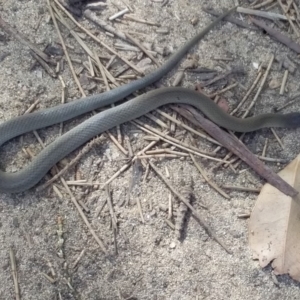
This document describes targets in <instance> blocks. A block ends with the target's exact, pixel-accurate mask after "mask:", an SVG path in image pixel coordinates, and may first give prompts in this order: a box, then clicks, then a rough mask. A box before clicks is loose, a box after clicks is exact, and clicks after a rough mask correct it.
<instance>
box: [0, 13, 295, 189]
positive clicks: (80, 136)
mask: <svg viewBox="0 0 300 300" xmlns="http://www.w3.org/2000/svg"><path fill="white" fill-rule="evenodd" d="M233 10H234V9H231V10H229V11H227V12H226V13H224V14H223V15H221V16H220V17H219V18H217V19H216V20H215V21H213V22H212V23H211V24H209V25H208V26H207V27H205V28H204V29H203V30H202V31H201V32H200V33H199V34H197V35H196V36H195V37H194V38H192V39H191V40H189V41H188V42H187V43H186V44H185V45H183V46H182V47H181V48H180V49H179V50H178V51H177V52H176V53H174V54H173V55H172V56H171V57H170V58H169V59H168V60H167V62H166V63H165V64H164V65H162V66H161V67H160V68H158V69H157V70H155V71H154V72H152V73H151V74H149V75H146V76H145V77H143V78H141V79H138V80H136V81H133V82H131V83H129V84H126V85H123V86H121V87H118V88H116V89H114V90H111V91H108V92H105V93H102V94H97V95H93V96H89V97H86V98H81V99H79V100H76V101H73V102H70V103H67V104H62V105H58V106H55V107H52V108H48V109H44V110H40V111H37V112H34V113H31V114H27V115H23V116H19V117H16V118H13V119H11V120H9V121H6V122H3V123H2V124H0V146H1V145H3V144H4V143H5V142H7V141H9V140H11V139H12V138H14V137H16V136H19V135H22V134H24V133H26V132H30V131H33V130H36V129H39V128H43V127H47V126H51V125H53V124H57V123H60V122H64V121H66V120H69V119H72V118H75V117H77V116H79V115H82V114H84V113H87V112H90V111H92V110H95V109H97V108H99V107H102V106H106V105H109V104H112V103H114V102H116V101H119V100H121V99H123V98H124V97H126V96H128V95H130V94H131V93H132V92H134V91H136V90H138V89H141V88H144V87H146V86H148V85H150V84H152V83H154V82H155V81H157V80H158V79H160V78H161V77H162V76H163V75H165V74H166V73H168V72H169V71H170V70H171V69H172V68H173V67H174V66H175V65H176V64H177V62H178V61H179V60H180V59H181V58H182V57H183V56H184V55H185V54H186V52H187V51H188V50H189V49H190V48H191V47H193V46H194V45H195V44H196V43H197V42H198V41H199V40H200V39H201V38H202V37H203V36H204V35H205V34H206V33H207V32H208V31H209V30H210V29H211V28H212V27H213V26H215V25H216V24H217V23H218V22H219V21H220V20H222V19H224V18H225V17H226V16H227V15H228V14H230V13H231V12H232V11H233ZM168 103H186V104H191V105H193V106H195V107H196V108H198V109H199V110H201V111H202V112H203V113H204V114H205V115H206V116H207V117H208V118H210V119H211V120H212V121H214V122H215V123H216V124H218V125H220V126H222V127H224V128H227V129H230V130H234V131H240V132H248V131H253V130H257V129H260V128H262V127H298V126H300V114H299V113H294V114H287V115H278V114H264V115H260V116H256V117H252V118H247V119H238V118H235V117H232V116H230V115H228V114H226V113H225V112H223V111H222V110H221V109H220V108H219V107H218V106H217V105H216V104H215V103H214V102H213V101H211V100H210V99H209V98H207V97H206V96H205V95H203V94H200V93H198V92H195V91H192V90H188V89H184V88H175V87H170V88H161V89H157V90H153V91H150V92H148V93H146V94H142V95H141V96H138V97H136V98H134V99H132V100H129V101H127V102H125V103H123V104H121V105H118V106H116V107H113V108H111V109H108V110H105V111H103V112H101V113H98V114H96V115H94V116H93V117H91V118H89V119H88V120H86V121H84V122H83V123H81V124H80V125H78V126H76V127H74V128H73V129H71V130H70V131H68V132H67V133H65V134H63V135H62V136H61V137H59V138H58V139H56V140H55V141H54V142H53V143H51V144H50V145H49V146H47V147H46V148H45V149H43V150H42V151H41V152H40V153H39V154H38V155H37V156H36V157H35V158H34V159H33V160H32V161H31V162H30V163H29V164H28V165H27V166H25V167H24V168H23V169H22V170H20V171H18V172H16V173H7V172H4V171H1V170H0V190H1V191H3V192H13V193H14V192H22V191H25V190H28V189H30V188H31V187H33V186H34V185H36V184H37V183H38V182H39V181H40V180H41V179H42V177H43V176H44V175H45V174H46V173H47V172H48V171H49V169H50V168H51V167H52V166H53V165H55V164H56V163H57V162H58V161H60V160H61V159H62V158H64V157H65V156H66V155H68V154H69V153H71V152H72V151H74V150H75V149H77V148H78V147H79V146H81V145H82V144H84V143H85V142H87V141H89V140H90V139H91V138H93V137H94V136H96V135H98V134H100V133H102V132H104V131H106V130H108V129H111V128H113V127H115V126H117V125H119V124H122V123H124V122H127V121H129V120H133V119H135V118H138V117H140V116H142V115H144V114H146V113H148V112H150V111H152V110H154V109H155V108H157V107H159V106H162V105H165V104H168Z"/></svg>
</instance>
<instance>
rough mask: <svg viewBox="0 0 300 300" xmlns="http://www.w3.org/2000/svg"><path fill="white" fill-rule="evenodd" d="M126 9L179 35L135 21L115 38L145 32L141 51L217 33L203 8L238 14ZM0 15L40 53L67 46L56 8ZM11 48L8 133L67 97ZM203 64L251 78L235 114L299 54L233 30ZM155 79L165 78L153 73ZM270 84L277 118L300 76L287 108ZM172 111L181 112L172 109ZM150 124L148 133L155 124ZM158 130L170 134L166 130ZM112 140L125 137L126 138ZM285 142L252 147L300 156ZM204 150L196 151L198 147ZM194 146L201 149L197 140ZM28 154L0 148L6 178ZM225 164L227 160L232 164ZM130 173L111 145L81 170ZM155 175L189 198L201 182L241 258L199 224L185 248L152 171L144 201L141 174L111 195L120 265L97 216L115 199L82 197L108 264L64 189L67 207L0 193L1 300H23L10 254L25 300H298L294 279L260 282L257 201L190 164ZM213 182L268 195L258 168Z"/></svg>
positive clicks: (2, 87)
mask: <svg viewBox="0 0 300 300" xmlns="http://www.w3.org/2000/svg"><path fill="white" fill-rule="evenodd" d="M127 2H128V3H130V4H131V5H132V6H133V7H134V9H135V14H136V15H137V16H138V17H140V18H145V19H147V20H149V21H153V22H157V23H160V24H161V25H162V26H163V27H166V28H167V29H168V30H169V34H167V35H164V34H162V33H157V32H156V29H157V28H156V27H153V26H149V25H144V24H139V23H135V22H129V21H128V23H127V24H116V25H115V26H116V27H118V28H120V29H122V30H127V31H133V32H138V33H139V35H136V37H137V38H138V39H139V40H140V41H145V42H146V43H149V44H154V45H158V46H160V47H162V46H167V47H168V48H171V49H172V48H173V49H177V48H178V47H179V46H180V45H181V44H183V43H184V42H185V41H186V40H187V39H188V38H190V37H192V36H193V35H194V34H195V33H196V32H197V31H199V29H200V28H202V27H204V26H205V25H206V24H208V23H209V22H211V20H212V18H211V17H210V16H208V15H207V14H206V13H204V12H203V11H202V10H201V7H202V5H207V4H210V5H211V7H213V8H215V9H218V10H219V11H220V10H221V9H222V8H228V7H231V6H232V4H233V3H232V2H233V1H229V0H227V1H199V0H189V1H188V0H177V1H172V0H170V1H169V3H168V4H167V5H166V6H163V7H162V6H161V3H155V2H151V1H150V0H137V1H130V0H127ZM0 4H1V5H0V15H1V17H2V18H3V19H4V20H5V21H6V22H8V23H9V24H11V25H13V26H15V27H16V28H17V29H18V30H19V31H20V32H21V33H22V34H23V35H24V36H27V37H28V38H29V39H30V40H31V41H32V42H34V43H36V44H38V45H39V47H40V48H41V49H43V48H44V47H45V46H46V45H47V44H49V43H55V42H56V41H57V40H58V39H57V33H56V31H55V29H54V26H53V24H52V22H47V19H48V16H49V13H48V10H47V6H46V1H43V0H39V1H28V0H23V1H12V0H5V1H4V0H0ZM107 4H108V6H107V8H106V9H105V10H104V12H103V13H102V15H101V14H100V13H98V15H99V17H100V16H102V17H103V18H104V19H107V17H109V16H111V15H112V14H113V13H116V12H117V11H118V8H117V6H116V5H115V4H117V5H118V7H119V8H120V9H122V8H124V4H123V3H122V1H117V0H114V1H113V2H112V1H110V0H108V1H107ZM194 17H198V18H199V23H198V24H197V25H196V26H193V25H192V24H191V22H190V20H191V19H192V18H194ZM38 22H40V23H39V25H37V24H38ZM80 22H81V23H82V24H84V25H85V26H86V27H87V28H89V29H90V30H92V31H93V32H94V33H96V34H97V36H98V37H99V38H100V39H102V40H103V41H106V42H107V43H108V44H109V45H113V44H114V43H116V42H122V41H120V40H118V39H112V38H110V37H108V36H107V35H105V34H104V33H103V32H102V31H101V29H99V28H97V27H95V26H94V25H93V24H91V23H90V22H88V21H87V20H84V19H83V20H81V21H80ZM63 36H64V37H65V40H66V42H67V44H68V45H74V46H75V47H76V48H75V49H73V50H72V49H71V50H69V51H70V55H71V57H72V58H80V59H82V60H83V61H87V56H86V55H85V53H84V51H83V50H82V49H81V48H80V47H79V46H78V44H76V42H75V41H74V39H73V38H72V37H70V36H67V31H66V30H63ZM0 38H1V39H0V56H1V57H2V55H3V54H5V53H7V54H8V56H7V57H5V58H4V59H3V60H2V61H0V120H1V121H5V120H8V119H10V118H11V117H13V116H17V115H19V114H22V113H24V111H25V110H26V109H27V108H28V107H29V106H30V105H31V104H32V103H34V102H35V101H36V100H37V99H39V100H40V104H39V108H43V107H50V106H55V105H56V104H58V103H59V102H60V97H61V84H60V81H59V80H58V79H52V78H51V77H50V76H49V75H47V74H46V73H45V72H44V70H43V69H42V68H41V67H39V66H36V67H34V68H33V69H31V67H32V65H33V63H34V59H33V58H32V57H31V55H30V52H29V51H28V49H26V47H24V46H22V45H21V44H20V43H19V42H18V41H16V40H15V39H13V38H12V37H9V36H8V35H6V34H4V33H3V32H1V30H0ZM85 42H86V43H87V44H88V45H89V47H90V48H91V49H93V50H97V51H98V52H99V53H101V54H103V55H106V56H109V53H107V52H106V51H105V49H103V48H101V47H100V46H98V45H96V44H95V43H94V42H92V41H91V40H90V39H88V38H86V39H85ZM122 43H123V42H122ZM192 52H195V53H197V54H198V56H199V67H207V68H214V69H217V70H219V71H221V70H223V71H224V66H223V69H222V68H221V67H220V63H219V61H218V60H216V59H215V58H216V57H220V56H223V57H224V56H225V57H231V58H233V61H229V62H226V64H227V65H228V66H230V67H235V66H240V67H243V68H244V70H245V75H244V76H235V77H233V78H234V79H235V80H237V81H238V82H239V84H240V85H239V86H238V87H236V88H235V89H234V90H232V91H230V92H227V93H225V96H226V98H227V99H228V101H229V103H230V106H231V107H235V105H236V104H235V103H238V101H239V100H240V99H241V98H242V97H243V96H244V94H245V90H244V89H243V88H242V86H244V87H246V88H249V87H250V86H251V84H252V82H253V80H254V78H255V76H256V70H255V68H254V65H253V64H254V63H258V64H259V63H262V62H264V63H267V62H268V61H269V59H270V55H271V54H272V53H276V54H282V55H289V56H290V57H292V58H296V56H295V54H294V53H292V52H290V51H288V50H287V48H286V47H284V46H282V45H280V44H278V43H276V42H274V41H273V40H271V39H270V38H269V37H268V36H266V35H263V34H261V33H259V32H250V31H249V30H247V29H241V28H239V27H237V26H235V25H232V24H230V23H224V22H223V23H222V24H221V25H218V26H217V27H216V28H215V29H214V30H212V31H211V32H210V33H209V34H208V35H207V36H206V37H205V38H204V39H203V40H202V42H201V43H200V44H199V45H198V46H197V47H195V49H193V51H192ZM123 54H124V57H128V58H130V57H132V56H133V55H134V52H125V51H123ZM157 58H158V59H159V61H160V62H161V63H162V62H163V61H164V60H165V59H166V58H165V57H162V56H161V55H158V56H157ZM133 62H134V63H137V60H133ZM74 65H75V67H76V68H77V67H79V66H80V65H79V64H76V63H74ZM152 68H154V66H151V69H152ZM149 71H150V70H148V72H149ZM174 73H175V71H174V72H172V74H170V75H169V76H168V77H166V78H165V79H164V80H162V81H161V82H160V83H159V84H158V86H162V85H169V84H170V83H171V82H172V80H173V77H174ZM61 75H62V78H63V79H64V81H65V82H66V84H67V89H68V95H69V97H68V99H67V101H71V100H73V99H75V98H78V97H80V93H79V92H78V91H77V89H76V86H75V84H74V82H73V79H72V76H71V74H70V72H69V69H68V67H67V63H65V71H64V72H62V73H61ZM282 76H283V71H282V70H280V71H278V64H276V63H274V68H273V70H272V71H271V73H270V75H269V80H268V83H269V82H270V80H271V79H274V80H276V79H279V80H281V78H282ZM197 82H199V80H198V79H197V76H196V75H189V74H186V75H185V77H184V80H183V83H182V85H183V86H187V87H193V86H194V85H195V84H196V83H197ZM229 83H232V81H229ZM268 83H267V85H266V88H265V89H264V90H263V92H262V94H261V96H260V98H259V101H258V102H257V104H256V105H255V106H254V108H253V110H252V112H253V114H258V113H260V112H270V111H272V108H274V107H277V106H280V105H282V104H284V103H285V102H286V101H287V99H288V95H290V94H293V93H295V92H296V91H297V89H298V84H299V73H298V72H297V71H296V73H295V74H294V75H291V76H290V77H289V79H288V84H287V86H288V93H286V94H285V95H283V96H279V94H278V89H277V90H271V89H270V88H268ZM223 84H224V82H223ZM218 88H222V84H218V85H215V86H213V87H212V88H211V90H210V91H215V90H217V89H218ZM103 90H104V86H102V85H101V84H98V85H97V88H96V89H95V90H93V91H91V93H97V92H100V91H103ZM86 92H87V93H89V92H88V91H86ZM293 110H299V105H298V104H297V103H295V104H294V105H292V106H290V107H288V108H287V109H286V110H285V111H286V112H288V111H293ZM165 111H167V112H169V111H170V110H168V109H167V108H166V109H165ZM87 117H88V116H85V117H81V118H77V119H76V120H73V121H71V122H66V124H65V125H64V130H68V129H69V128H72V127H73V126H74V125H75V124H77V123H78V122H80V120H82V119H85V118H87ZM142 120H144V121H146V119H145V118H142ZM147 122H149V124H151V125H153V126H156V127H157V128H158V129H159V127H158V126H157V125H154V124H153V123H151V122H150V121H147ZM180 130H181V129H178V131H180ZM121 131H122V133H123V134H127V135H128V137H129V139H130V142H131V145H132V147H133V150H134V151H135V152H137V151H138V150H140V149H142V148H143V147H144V146H145V145H147V143H148V142H146V141H145V140H144V139H143V136H144V133H142V132H141V131H139V130H137V128H136V127H135V126H133V125H131V124H125V125H122V127H121ZM111 132H112V133H113V134H114V135H115V136H116V131H115V130H112V131H111ZM39 134H40V136H41V138H42V139H43V140H44V141H45V143H50V142H51V141H52V140H54V139H55V137H57V136H58V134H59V125H57V126H53V127H51V128H48V129H47V130H39ZM278 134H279V136H280V137H281V138H282V141H283V143H284V149H281V147H280V146H279V145H278V143H277V142H276V140H275V138H274V137H273V135H271V133H270V131H269V130H261V131H259V132H255V133H251V134H247V135H246V136H245V138H244V141H245V143H246V145H247V146H248V147H249V148H250V149H251V151H253V152H254V153H261V151H262V149H263V146H264V142H265V139H266V138H269V147H268V150H267V156H270V157H277V158H282V159H286V161H290V160H292V159H293V158H294V157H295V156H296V155H297V154H298V153H299V149H300V141H299V138H298V136H299V130H284V129H282V130H278ZM194 138H195V140H196V137H195V136H194ZM184 140H185V141H186V142H191V141H190V139H189V138H186V137H185V138H184ZM196 143H197V146H198V147H199V148H202V149H206V150H210V151H212V150H213V149H214V146H213V145H211V144H208V143H206V142H204V141H203V140H200V139H197V140H196ZM125 145H126V144H125ZM21 146H22V142H21V140H20V139H19V138H17V139H15V140H13V141H11V142H9V143H7V144H6V145H5V146H4V147H2V148H1V152H0V162H1V167H2V168H6V170H10V171H15V170H17V169H19V168H22V166H24V165H25V164H26V163H27V162H28V158H26V157H25V155H24V153H23V152H22V150H21ZM23 146H25V147H29V148H30V149H31V150H32V152H33V153H34V154H36V153H38V152H39V151H40V146H38V143H37V141H36V139H35V137H34V135H33V134H31V133H29V134H26V135H25V136H24V140H23ZM158 147H159V148H160V146H158ZM221 153H222V154H223V155H225V153H226V152H225V151H223V152H221ZM73 157H74V154H72V155H70V156H69V157H68V160H70V159H71V158H73ZM199 161H201V162H202V164H203V166H204V167H205V168H206V170H207V171H209V170H210V169H211V167H212V166H214V165H215V163H211V162H207V161H203V160H200V159H199ZM99 162H100V166H99ZM124 164H125V160H124V156H123V154H122V153H121V152H120V151H119V150H118V149H117V148H116V146H115V145H114V144H113V143H112V142H111V140H110V139H106V140H105V143H102V144H101V145H100V146H96V147H94V148H93V149H92V150H91V151H90V152H89V153H88V154H87V155H85V156H84V157H83V158H82V159H81V160H80V163H79V164H78V165H77V167H76V170H77V172H79V173H80V174H81V177H82V178H84V179H89V180H91V179H92V178H95V180H97V181H99V182H105V181H106V180H107V179H108V178H110V177H111V176H112V175H113V174H114V173H115V172H116V171H117V170H118V169H120V168H121V167H122V166H123V165H124ZM155 164H156V166H157V167H158V168H159V169H160V170H161V172H163V173H164V174H166V169H167V170H168V171H169V173H170V177H169V180H170V181H171V182H172V183H173V184H174V185H175V186H176V187H177V188H178V190H179V191H181V190H182V189H184V187H185V185H187V182H188V181H189V180H192V181H193V195H194V200H193V201H192V204H193V206H194V207H195V208H196V209H197V211H199V212H201V213H202V214H203V216H204V218H205V220H206V222H207V223H208V224H209V225H210V226H211V227H212V228H213V230H214V231H215V233H216V234H217V236H218V237H219V238H220V239H222V240H223V241H224V242H225V243H226V244H227V245H228V246H229V247H230V249H231V250H232V251H233V254H232V255H230V254H227V253H226V252H225V251H224V249H223V248H221V247H220V246H219V245H218V244H217V243H216V242H215V241H214V240H212V239H211V238H210V237H208V235H207V234H206V233H205V231H204V230H203V229H202V228H201V226H200V225H199V224H198V223H197V222H196V221H195V219H194V218H192V217H191V216H190V215H189V214H188V215H187V222H186V224H185V230H184V238H183V239H182V241H180V242H179V241H178V240H177V239H176V236H175V233H174V231H173V230H172V229H171V228H170V227H169V226H168V225H167V224H166V222H165V219H166V218H167V216H168V212H167V211H165V209H164V208H166V207H168V201H169V200H168V199H169V194H170V192H169V190H168V189H167V188H166V186H165V185H164V184H163V182H162V181H161V180H160V179H159V178H158V177H157V176H156V175H155V174H154V173H153V172H152V171H151V172H150V173H149V176H148V177H147V179H146V181H144V182H143V181H142V180H140V182H138V186H137V187H136V188H135V192H134V193H133V194H131V195H129V192H128V187H129V184H130V180H131V178H132V169H131V168H130V169H128V170H127V171H126V172H124V173H123V174H122V175H121V176H119V177H118V178H117V179H115V180H114V181H113V182H112V184H111V191H112V201H113V205H114V210H115V212H116V216H117V220H118V228H119V231H118V234H117V244H118V255H115V254H114V238H113V231H112V229H111V226H110V222H111V221H110V220H111V219H110V216H109V213H108V210H107V208H106V209H104V211H103V212H101V214H100V215H99V216H96V211H97V209H99V207H100V206H101V205H102V204H103V203H104V201H106V199H107V196H106V193H105V191H102V190H99V189H96V188H95V189H93V188H87V187H76V188H72V191H73V193H74V195H75V197H76V199H77V200H78V201H79V200H81V201H82V202H84V203H85V204H86V206H87V207H88V209H89V212H87V213H86V216H87V218H88V220H89V221H90V223H91V224H92V227H93V228H94V230H95V232H96V233H97V235H98V236H99V237H100V238H101V239H102V240H103V242H104V244H105V246H106V248H107V249H108V251H109V253H110V254H109V255H104V253H103V252H102V251H101V249H100V248H99V246H98V244H97V243H96V242H95V240H94V239H93V237H92V235H91V233H90V232H89V230H88V229H87V227H86V225H85V224H84V223H83V221H82V219H81V218H80V216H79V214H78V211H77V210H76V208H75V207H74V205H73V203H72V202H71V200H70V197H69V196H68V194H67V193H66V191H65V190H64V189H63V187H62V185H61V184H60V183H57V187H58V189H59V190H60V191H61V193H62V195H63V196H62V198H59V197H58V196H57V194H56V193H54V191H53V189H52V188H49V189H48V190H46V191H44V192H42V193H39V194H38V193H37V192H36V191H35V189H31V190H30V191H28V192H24V193H21V194H14V195H9V194H4V193H0V216H1V219H0V243H1V246H0V267H1V272H0V282H1V284H0V299H14V298H15V292H14V285H13V279H12V273H11V266H10V260H9V250H10V248H11V249H13V252H14V253H15V256H16V261H17V274H18V279H19V287H20V293H21V299H24V300H25V299H26V300H29V299H30V300H32V299H44V300H46V299H49V300H50V299H64V300H66V299H91V300H93V299H95V300H96V299H107V300H108V299H218V300H219V299H233V300H237V299H244V300H250V299H251V300H253V299H270V300H275V299H289V300H291V299H299V297H300V290H299V288H300V285H299V284H298V283H297V282H294V281H293V280H291V279H290V278H289V277H288V276H287V275H286V276H278V277H277V280H278V285H276V284H275V282H274V280H273V279H272V273H271V268H269V267H268V268H266V269H264V270H261V269H260V268H259V266H258V263H257V262H256V261H253V260H252V258H251V251H250V250H249V248H248V242H247V236H248V228H247V220H245V219H240V218H238V215H239V214H241V213H247V212H250V211H251V208H252V207H253V205H254V203H255V198H256V194H253V193H243V192H230V196H231V199H229V200H226V199H224V198H223V197H222V196H220V195H219V194H218V193H217V192H215V191H214V190H213V189H211V188H210V187H209V186H208V185H207V184H206V183H205V182H204V180H203V178H202V176H201V175H200V174H199V173H198V171H197V169H196V168H195V166H194V165H193V164H192V162H191V160H190V159H189V158H184V159H161V160H157V161H156V162H155ZM268 165H269V166H270V167H271V168H273V169H274V170H276V171H278V170H279V169H281V168H282V167H283V166H284V165H283V164H282V165H281V164H274V163H273V164H272V163H268ZM245 168H247V166H246V165H243V164H241V165H240V166H239V168H238V170H239V171H240V170H244V169H245ZM144 171H145V170H144ZM74 174H75V172H74V169H72V170H70V172H69V173H68V174H66V175H65V179H67V180H70V179H74ZM209 175H210V176H211V177H212V178H214V179H215V180H216V182H217V183H219V184H232V185H244V186H259V185H260V184H262V183H263V181H262V180H261V179H260V178H259V177H258V176H257V175H256V174H255V173H254V172H253V171H251V170H249V169H248V168H247V170H246V171H245V172H242V173H241V174H239V173H237V174H235V173H234V172H233V171H232V170H230V169H224V168H218V169H216V170H214V171H213V172H209ZM128 198H130V201H129V204H128V205H119V204H120V203H122V202H124V201H127V199H128ZM137 199H139V201H140V202H141V206H142V210H143V214H144V218H145V223H144V224H143V223H142V222H141V218H140V215H139V212H138V209H137V205H136V200H137ZM201 201H202V202H205V203H206V205H207V206H208V207H209V210H203V209H202V208H201V206H200V202H201ZM173 203H174V210H176V209H177V207H178V201H177V200H176V199H174V198H173ZM58 217H61V218H62V220H63V239H64V243H63V246H62V251H63V257H59V255H58V251H59V247H58V239H59V237H58V234H57V230H58V221H57V220H58ZM83 250H84V253H83V255H82V256H81V258H80V260H79V261H78V263H77V266H76V267H75V268H74V267H73V266H74V263H75V261H76V259H77V258H78V257H79V256H80V254H81V253H82V251H83ZM43 274H46V275H48V276H50V277H52V278H55V282H54V283H51V282H50V281H49V280H48V279H47V278H45V276H44V275H43ZM129 297H131V298H129Z"/></svg>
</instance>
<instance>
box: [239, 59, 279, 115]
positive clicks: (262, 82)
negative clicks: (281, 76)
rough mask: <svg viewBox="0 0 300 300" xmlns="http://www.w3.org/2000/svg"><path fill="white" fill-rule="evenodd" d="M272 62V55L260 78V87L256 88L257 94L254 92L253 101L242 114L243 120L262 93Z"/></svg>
mask: <svg viewBox="0 0 300 300" xmlns="http://www.w3.org/2000/svg"><path fill="white" fill-rule="evenodd" d="M273 61H274V54H272V55H271V59H270V61H269V64H268V67H267V70H266V72H265V74H264V76H263V78H262V81H261V83H260V85H259V88H258V90H257V92H256V94H255V96H254V98H253V100H252V102H251V103H250V105H249V107H248V108H247V110H246V111H245V113H244V114H243V116H242V118H245V117H246V116H247V115H248V114H249V112H250V110H251V108H252V107H253V106H254V104H255V102H256V100H257V99H258V96H259V95H260V93H261V91H262V89H263V87H264V84H265V82H266V80H267V77H268V75H269V72H270V70H271V66H272V64H273Z"/></svg>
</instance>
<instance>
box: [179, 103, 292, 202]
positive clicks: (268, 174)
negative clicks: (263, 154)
mask: <svg viewBox="0 0 300 300" xmlns="http://www.w3.org/2000/svg"><path fill="white" fill-rule="evenodd" d="M181 107H184V109H176V111H178V112H179V113H180V114H181V115H183V116H184V117H186V118H187V119H188V120H189V121H191V122H192V123H194V124H196V125H197V126H201V127H202V128H204V130H205V131H206V132H208V133H209V134H210V135H211V136H212V137H214V138H215V139H216V140H218V141H219V142H220V143H221V144H223V145H224V147H226V148H227V149H228V150H229V151H231V152H233V153H234V154H235V155H237V156H238V157H240V158H241V159H242V160H243V161H244V162H246V163H247V164H248V165H249V166H250V167H251V168H253V169H254V170H255V171H256V172H257V173H258V174H259V175H260V176H262V177H263V178H265V179H266V180H267V181H268V182H269V183H270V184H271V185H273V186H274V187H276V188H277V189H278V190H280V191H281V192H282V193H284V194H286V195H288V196H291V197H295V196H296V195H297V194H298V192H297V191H296V190H295V189H294V188H293V187H292V186H290V185H289V184H288V183H287V182H286V181H284V180H283V179H282V178H281V177H280V176H279V175H278V174H276V173H274V172H273V171H272V170H271V169H269V168H268V167H266V166H265V165H264V164H263V163H262V162H261V161H260V160H259V159H258V158H257V157H256V156H254V155H253V154H252V153H251V152H250V151H249V150H248V148H247V147H246V146H245V145H244V144H242V143H240V142H239V141H237V140H236V139H235V138H233V137H232V136H231V135H229V134H227V133H226V132H224V131H223V130H221V129H220V128H219V127H218V126H216V125H215V124H213V123H212V122H211V121H209V120H207V119H205V118H204V117H203V116H201V115H200V114H199V113H198V112H197V111H196V110H195V109H194V108H192V107H190V106H187V105H184V106H181Z"/></svg>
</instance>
